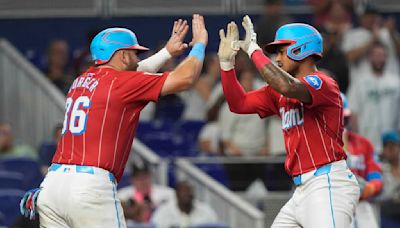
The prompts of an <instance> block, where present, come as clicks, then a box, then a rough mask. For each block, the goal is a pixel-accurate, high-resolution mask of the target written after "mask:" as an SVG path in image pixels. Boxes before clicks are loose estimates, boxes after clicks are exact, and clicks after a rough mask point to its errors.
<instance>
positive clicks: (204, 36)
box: [190, 14, 208, 45]
mask: <svg viewBox="0 0 400 228" xmlns="http://www.w3.org/2000/svg"><path fill="white" fill-rule="evenodd" d="M192 31H193V40H192V42H190V44H191V45H194V44H195V43H203V44H204V45H207V43H208V32H207V29H206V25H205V23H204V17H203V16H201V15H199V14H193V19H192Z"/></svg>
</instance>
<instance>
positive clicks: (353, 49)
mask: <svg viewBox="0 0 400 228" xmlns="http://www.w3.org/2000/svg"><path fill="white" fill-rule="evenodd" d="M359 19H360V21H359V22H360V26H359V27H357V28H354V29H351V30H349V31H348V32H346V33H345V35H344V38H343V45H342V49H343V51H344V53H345V55H346V57H347V60H348V61H349V62H350V78H351V82H354V83H355V81H354V79H356V78H362V77H363V76H364V74H365V72H366V71H368V70H369V69H370V66H369V62H368V52H369V51H370V49H371V46H372V45H373V44H374V43H376V42H380V43H382V44H383V45H384V46H385V47H386V48H387V50H388V52H387V64H386V67H385V71H388V72H390V73H392V74H395V75H397V76H398V75H399V66H398V61H399V60H398V50H400V39H399V34H398V32H397V31H396V25H395V24H396V23H395V20H394V19H393V18H389V19H388V20H386V21H385V22H384V23H382V20H381V17H380V15H379V13H378V10H377V9H376V8H375V7H374V6H373V5H371V4H369V5H367V6H366V8H365V10H364V12H363V13H362V14H361V15H360V17H359ZM378 138H379V137H377V138H376V139H378Z"/></svg>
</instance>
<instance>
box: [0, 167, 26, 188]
mask: <svg viewBox="0 0 400 228" xmlns="http://www.w3.org/2000/svg"><path fill="white" fill-rule="evenodd" d="M0 189H21V190H23V189H24V176H23V175H22V174H21V173H17V172H9V171H0Z"/></svg>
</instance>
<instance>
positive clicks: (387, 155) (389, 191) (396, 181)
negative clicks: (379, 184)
mask: <svg viewBox="0 0 400 228" xmlns="http://www.w3.org/2000/svg"><path fill="white" fill-rule="evenodd" d="M382 143H383V153H382V155H383V161H384V163H383V166H382V168H383V180H384V183H385V187H384V188H383V194H382V195H381V197H380V198H381V199H382V201H383V202H382V203H381V214H382V217H384V218H385V220H386V219H389V220H392V221H393V222H397V225H400V210H398V209H396V208H400V135H399V134H398V133H397V132H396V131H387V132H385V133H384V134H383V135H382ZM382 219H383V218H382Z"/></svg>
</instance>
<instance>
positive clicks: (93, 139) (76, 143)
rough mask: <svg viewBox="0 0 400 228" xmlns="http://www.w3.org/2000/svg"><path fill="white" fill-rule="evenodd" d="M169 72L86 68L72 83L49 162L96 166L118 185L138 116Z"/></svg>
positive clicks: (154, 96)
mask: <svg viewBox="0 0 400 228" xmlns="http://www.w3.org/2000/svg"><path fill="white" fill-rule="evenodd" d="M167 76H168V73H164V74H149V73H144V72H138V71H116V70H113V69H111V68H93V67H92V68H89V69H88V70H87V71H86V72H85V73H83V74H82V75H81V76H79V77H78V78H77V79H76V80H75V81H74V82H73V84H72V86H71V88H70V90H69V92H68V94H67V100H66V112H65V118H64V125H63V129H62V137H61V140H60V141H59V143H58V146H57V151H56V154H55V155H54V157H53V163H59V164H75V165H88V166H95V167H100V168H103V169H105V170H108V171H110V172H111V173H113V174H114V176H115V177H116V178H117V180H118V181H119V180H120V178H121V177H122V174H123V171H124V168H125V165H126V162H127V160H128V157H129V154H130V150H131V146H132V141H133V138H134V136H135V131H136V127H137V124H138V120H139V115H140V111H141V110H142V109H143V108H144V107H145V106H146V104H147V103H149V102H150V101H157V99H158V97H159V96H160V92H161V88H162V86H163V84H164V82H165V79H166V78H167Z"/></svg>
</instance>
